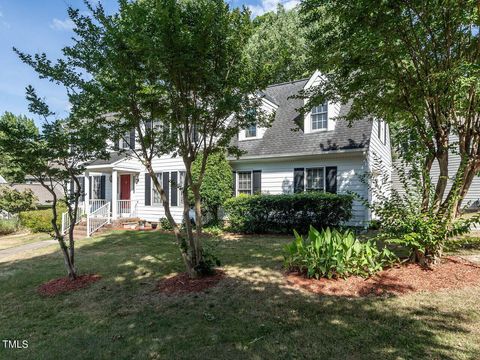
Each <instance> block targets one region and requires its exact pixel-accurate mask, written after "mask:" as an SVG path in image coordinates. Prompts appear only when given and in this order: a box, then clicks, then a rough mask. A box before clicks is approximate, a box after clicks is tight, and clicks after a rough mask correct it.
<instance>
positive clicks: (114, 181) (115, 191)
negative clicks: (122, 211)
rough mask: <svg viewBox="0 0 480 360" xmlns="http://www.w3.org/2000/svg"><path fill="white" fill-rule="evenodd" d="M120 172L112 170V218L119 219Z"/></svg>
mask: <svg viewBox="0 0 480 360" xmlns="http://www.w3.org/2000/svg"><path fill="white" fill-rule="evenodd" d="M117 200H118V172H117V170H113V171H112V220H116V219H117V213H118V201H117Z"/></svg>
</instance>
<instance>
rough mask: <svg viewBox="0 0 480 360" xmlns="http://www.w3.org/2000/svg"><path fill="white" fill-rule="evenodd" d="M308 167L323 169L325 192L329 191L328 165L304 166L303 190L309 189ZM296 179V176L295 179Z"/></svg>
mask: <svg viewBox="0 0 480 360" xmlns="http://www.w3.org/2000/svg"><path fill="white" fill-rule="evenodd" d="M308 169H323V192H324V193H326V192H327V166H325V165H321V166H309V167H304V168H303V192H306V191H307V170H308ZM293 181H295V178H294V179H293Z"/></svg>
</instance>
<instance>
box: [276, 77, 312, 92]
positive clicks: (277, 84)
mask: <svg viewBox="0 0 480 360" xmlns="http://www.w3.org/2000/svg"><path fill="white" fill-rule="evenodd" d="M308 79H310V78H309V77H307V78H303V79H298V80H292V81H284V82H281V83H276V84H271V85H268V86H267V89H268V88H269V87H274V86H280V85H286V84H294V83H297V82H300V81H305V80H308Z"/></svg>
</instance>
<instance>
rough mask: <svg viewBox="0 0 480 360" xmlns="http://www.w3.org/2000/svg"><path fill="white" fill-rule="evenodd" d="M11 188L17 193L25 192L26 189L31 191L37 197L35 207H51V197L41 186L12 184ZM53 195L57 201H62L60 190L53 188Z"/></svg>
mask: <svg viewBox="0 0 480 360" xmlns="http://www.w3.org/2000/svg"><path fill="white" fill-rule="evenodd" d="M11 187H12V188H14V189H15V190H18V191H25V190H27V189H29V190H32V192H33V194H34V195H35V196H36V197H37V199H38V201H37V205H51V203H52V201H53V196H52V194H50V192H48V190H47V189H45V188H44V187H43V186H42V185H41V184H12V185H11ZM55 193H56V194H57V197H58V198H59V199H63V197H64V196H63V192H62V191H61V190H60V188H55Z"/></svg>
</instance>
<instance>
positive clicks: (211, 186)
mask: <svg viewBox="0 0 480 360" xmlns="http://www.w3.org/2000/svg"><path fill="white" fill-rule="evenodd" d="M201 160H202V156H198V157H197V159H196V160H195V161H194V162H193V164H192V176H193V179H194V181H196V180H197V179H198V177H199V174H200V169H201V166H202V161H201ZM232 181H233V178H232V167H231V166H230V163H229V162H228V160H227V159H226V157H225V154H224V153H221V152H218V153H213V154H210V155H209V156H208V160H207V166H206V168H205V175H204V177H203V182H202V186H201V187H200V197H201V201H202V208H203V209H204V210H205V213H206V214H204V215H207V214H208V215H210V218H211V219H212V220H213V221H214V222H217V221H218V209H219V208H220V206H222V204H223V203H224V202H225V201H226V200H227V199H229V198H231V197H232ZM190 201H191V203H193V202H194V198H193V193H192V192H191V191H190Z"/></svg>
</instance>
